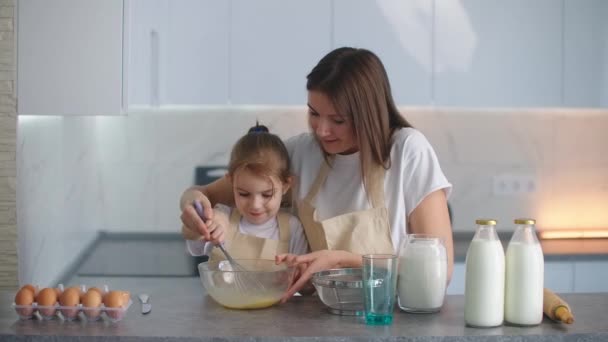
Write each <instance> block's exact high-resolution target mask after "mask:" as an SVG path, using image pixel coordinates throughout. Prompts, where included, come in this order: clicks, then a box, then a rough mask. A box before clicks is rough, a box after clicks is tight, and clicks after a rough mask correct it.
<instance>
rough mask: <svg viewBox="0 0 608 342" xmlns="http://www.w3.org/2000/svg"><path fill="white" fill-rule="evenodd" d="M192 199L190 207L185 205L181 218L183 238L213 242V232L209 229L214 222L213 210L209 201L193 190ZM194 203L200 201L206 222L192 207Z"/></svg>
mask: <svg viewBox="0 0 608 342" xmlns="http://www.w3.org/2000/svg"><path fill="white" fill-rule="evenodd" d="M189 195H190V197H191V198H192V199H191V200H190V201H189V202H188V203H189V204H188V205H183V208H182V214H181V216H180V218H181V220H182V223H183V226H182V236H183V237H184V239H187V240H198V239H200V238H201V237H202V238H203V239H205V240H207V241H210V240H213V238H212V236H211V232H212V230H210V229H209V225H210V224H211V223H212V222H213V216H214V213H213V208H212V207H211V202H209V199H208V198H207V197H206V196H205V195H203V193H202V192H200V191H196V190H191V192H190V193H189ZM193 201H198V202H199V203H200V204H201V206H202V208H203V213H204V220H203V219H202V218H201V217H200V216H199V214H198V213H197V212H196V209H195V208H194V206H193V205H192V203H193Z"/></svg>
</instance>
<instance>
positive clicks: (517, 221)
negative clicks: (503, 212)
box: [515, 218, 536, 224]
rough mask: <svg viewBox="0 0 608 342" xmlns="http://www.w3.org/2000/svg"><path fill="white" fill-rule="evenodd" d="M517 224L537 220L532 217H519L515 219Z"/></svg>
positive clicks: (532, 222) (533, 222) (534, 222)
mask: <svg viewBox="0 0 608 342" xmlns="http://www.w3.org/2000/svg"><path fill="white" fill-rule="evenodd" d="M515 224H536V220H534V219H531V218H518V219H515Z"/></svg>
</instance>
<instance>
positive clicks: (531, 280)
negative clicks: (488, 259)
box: [505, 232, 544, 325]
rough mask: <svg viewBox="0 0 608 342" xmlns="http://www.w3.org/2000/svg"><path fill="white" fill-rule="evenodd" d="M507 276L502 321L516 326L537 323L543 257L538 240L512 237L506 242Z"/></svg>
mask: <svg viewBox="0 0 608 342" xmlns="http://www.w3.org/2000/svg"><path fill="white" fill-rule="evenodd" d="M516 233H517V232H516ZM514 238H515V234H514ZM506 277H507V278H506V283H505V321H507V322H508V323H511V324H517V325H537V324H540V323H541V321H542V319H543V277H544V260H543V251H542V249H541V247H540V244H539V243H538V241H531V242H522V241H513V240H512V241H511V242H510V243H509V246H508V247H507V257H506Z"/></svg>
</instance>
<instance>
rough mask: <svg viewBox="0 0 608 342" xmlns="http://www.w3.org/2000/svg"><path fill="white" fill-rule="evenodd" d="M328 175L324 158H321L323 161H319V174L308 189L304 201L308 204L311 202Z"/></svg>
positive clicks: (327, 166) (327, 167)
mask: <svg viewBox="0 0 608 342" xmlns="http://www.w3.org/2000/svg"><path fill="white" fill-rule="evenodd" d="M328 173H329V165H328V164H327V161H326V160H325V158H323V161H321V168H320V169H319V173H318V174H317V178H315V181H314V182H313V183H312V186H311V187H310V190H308V194H307V195H306V197H304V200H306V201H307V202H308V203H311V202H312V200H313V199H314V198H315V197H316V196H317V193H318V192H319V189H320V188H321V185H323V183H324V182H325V179H326V178H327V174H328Z"/></svg>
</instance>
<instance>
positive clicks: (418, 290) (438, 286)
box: [397, 239, 447, 312]
mask: <svg viewBox="0 0 608 342" xmlns="http://www.w3.org/2000/svg"><path fill="white" fill-rule="evenodd" d="M440 241H441V240H439V239H422V240H418V241H415V242H413V243H412V242H410V243H408V244H407V246H405V248H403V249H402V252H401V253H400V256H399V272H398V274H399V278H398V281H397V293H398V295H399V307H400V308H401V309H403V310H405V311H412V312H434V311H439V309H440V308H441V306H442V305H443V298H444V296H445V289H446V282H447V254H446V250H445V247H444V246H443V244H441V242H440Z"/></svg>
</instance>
